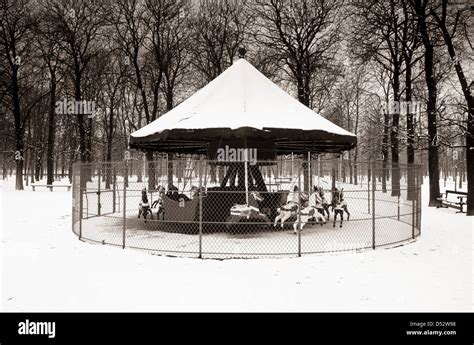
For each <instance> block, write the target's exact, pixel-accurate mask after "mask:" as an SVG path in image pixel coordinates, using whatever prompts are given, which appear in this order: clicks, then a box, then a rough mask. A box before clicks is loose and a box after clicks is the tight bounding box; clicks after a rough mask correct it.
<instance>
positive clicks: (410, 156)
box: [405, 56, 416, 200]
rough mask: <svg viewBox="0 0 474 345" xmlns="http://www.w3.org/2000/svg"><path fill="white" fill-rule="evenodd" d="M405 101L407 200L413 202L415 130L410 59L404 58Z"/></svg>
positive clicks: (414, 192) (414, 193)
mask: <svg viewBox="0 0 474 345" xmlns="http://www.w3.org/2000/svg"><path fill="white" fill-rule="evenodd" d="M405 68H406V70H405V101H406V103H407V170H408V171H407V179H408V181H407V182H408V183H407V185H408V186H407V188H408V191H407V200H415V198H416V191H415V170H414V167H413V164H414V163H415V146H414V145H415V129H414V121H413V107H412V81H411V78H412V76H411V59H410V58H409V57H408V56H406V57H405Z"/></svg>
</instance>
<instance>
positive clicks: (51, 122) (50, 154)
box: [46, 76, 56, 184]
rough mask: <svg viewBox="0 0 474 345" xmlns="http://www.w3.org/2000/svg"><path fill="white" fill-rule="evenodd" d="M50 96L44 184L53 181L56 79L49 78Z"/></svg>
mask: <svg viewBox="0 0 474 345" xmlns="http://www.w3.org/2000/svg"><path fill="white" fill-rule="evenodd" d="M50 92H51V94H50V97H49V112H48V146H47V148H46V170H47V178H46V184H52V183H53V181H54V138H55V129H56V128H55V127H56V126H55V111H56V79H55V78H54V76H52V77H51V90H50Z"/></svg>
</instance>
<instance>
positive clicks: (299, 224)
mask: <svg viewBox="0 0 474 345" xmlns="http://www.w3.org/2000/svg"><path fill="white" fill-rule="evenodd" d="M300 168H301V166H298V224H297V227H298V257H301V229H300V226H301V171H300Z"/></svg>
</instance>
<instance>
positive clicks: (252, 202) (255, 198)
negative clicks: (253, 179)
mask: <svg viewBox="0 0 474 345" xmlns="http://www.w3.org/2000/svg"><path fill="white" fill-rule="evenodd" d="M261 201H263V198H262V196H261V195H260V193H259V192H257V191H253V192H250V194H249V203H248V205H247V204H236V205H234V206H232V207H231V209H230V214H231V216H241V217H246V218H247V219H249V218H250V216H251V215H253V214H256V215H259V214H260V209H259V205H258V203H259V202H261Z"/></svg>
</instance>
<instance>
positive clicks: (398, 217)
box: [397, 190, 401, 221]
mask: <svg viewBox="0 0 474 345" xmlns="http://www.w3.org/2000/svg"><path fill="white" fill-rule="evenodd" d="M400 192H401V190H400ZM397 220H398V221H399V220H400V193H399V194H398V199H397Z"/></svg>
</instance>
